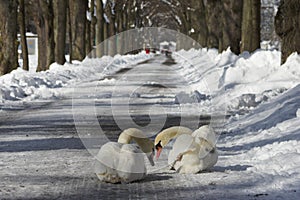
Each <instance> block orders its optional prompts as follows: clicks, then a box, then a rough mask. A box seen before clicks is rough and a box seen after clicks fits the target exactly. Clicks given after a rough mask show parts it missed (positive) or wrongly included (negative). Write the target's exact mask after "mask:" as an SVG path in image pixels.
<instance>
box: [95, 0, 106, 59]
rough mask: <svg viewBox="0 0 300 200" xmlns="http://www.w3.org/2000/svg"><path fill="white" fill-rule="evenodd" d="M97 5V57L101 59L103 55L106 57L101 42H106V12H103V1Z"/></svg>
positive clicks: (99, 0)
mask: <svg viewBox="0 0 300 200" xmlns="http://www.w3.org/2000/svg"><path fill="white" fill-rule="evenodd" d="M96 4H97V9H96V15H97V29H96V45H97V49H96V54H97V57H98V58H100V57H101V56H102V55H104V48H103V44H101V42H103V41H104V32H103V31H104V30H103V26H104V23H105V22H104V17H103V14H104V10H103V2H102V0H97V1H96ZM100 44H101V45H100Z"/></svg>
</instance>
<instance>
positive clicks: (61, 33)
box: [53, 0, 67, 65]
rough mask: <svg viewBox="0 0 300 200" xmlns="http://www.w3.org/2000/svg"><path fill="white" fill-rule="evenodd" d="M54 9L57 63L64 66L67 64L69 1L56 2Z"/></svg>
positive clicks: (58, 0)
mask: <svg viewBox="0 0 300 200" xmlns="http://www.w3.org/2000/svg"><path fill="white" fill-rule="evenodd" d="M53 9H54V39H55V62H57V63H58V64H60V65H63V64H64V63H65V62H66V58H65V48H66V32H67V0H54V2H53Z"/></svg>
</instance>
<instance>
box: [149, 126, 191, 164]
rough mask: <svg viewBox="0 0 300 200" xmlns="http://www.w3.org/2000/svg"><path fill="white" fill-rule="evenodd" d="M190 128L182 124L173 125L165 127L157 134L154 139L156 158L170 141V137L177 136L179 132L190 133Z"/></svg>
mask: <svg viewBox="0 0 300 200" xmlns="http://www.w3.org/2000/svg"><path fill="white" fill-rule="evenodd" d="M192 132H193V131H192V130H191V129H189V128H186V127H183V126H173V127H170V128H167V129H165V130H163V131H161V132H160V133H158V134H157V136H156V137H155V140H154V145H155V149H156V159H158V158H159V156H160V154H161V152H162V149H163V148H164V147H165V146H166V145H167V144H168V143H169V142H170V140H171V139H173V138H176V137H178V136H179V135H181V134H192Z"/></svg>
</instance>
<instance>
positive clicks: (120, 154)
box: [95, 128, 154, 183]
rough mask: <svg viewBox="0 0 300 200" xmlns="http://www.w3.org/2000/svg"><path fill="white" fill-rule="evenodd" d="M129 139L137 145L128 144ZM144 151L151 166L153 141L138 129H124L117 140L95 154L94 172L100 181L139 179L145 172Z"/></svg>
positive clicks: (112, 181) (127, 181) (117, 181)
mask: <svg viewBox="0 0 300 200" xmlns="http://www.w3.org/2000/svg"><path fill="white" fill-rule="evenodd" d="M131 140H134V141H135V142H136V143H137V144H138V145H136V144H129V143H130V142H131ZM144 153H146V155H147V157H148V159H149V161H150V164H151V165H152V166H153V165H154V161H153V156H154V143H153V142H152V141H151V140H150V139H149V138H147V137H145V135H144V134H143V133H142V131H140V130H139V129H136V128H129V129H126V130H124V131H123V132H122V133H121V134H120V136H119V139H118V142H108V143H106V144H104V145H103V146H102V147H101V149H100V151H99V152H98V154H97V156H96V158H97V161H98V162H96V164H97V165H96V168H95V170H96V174H97V176H98V178H99V179H100V180H101V181H103V182H109V183H119V182H122V183H129V182H132V181H136V180H140V179H142V178H144V176H145V175H146V172H147V170H146V166H145V160H144Z"/></svg>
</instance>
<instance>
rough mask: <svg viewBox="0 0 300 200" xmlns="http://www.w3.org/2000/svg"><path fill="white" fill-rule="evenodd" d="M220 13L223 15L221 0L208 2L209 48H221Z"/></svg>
mask: <svg viewBox="0 0 300 200" xmlns="http://www.w3.org/2000/svg"><path fill="white" fill-rule="evenodd" d="M220 13H222V2H221V1H220V0H209V1H207V3H206V13H205V14H206V15H205V16H206V23H207V29H208V38H207V47H208V48H219V43H220V41H219V38H220V37H221V36H222V28H220V26H221V24H222V23H221V20H220Z"/></svg>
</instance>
